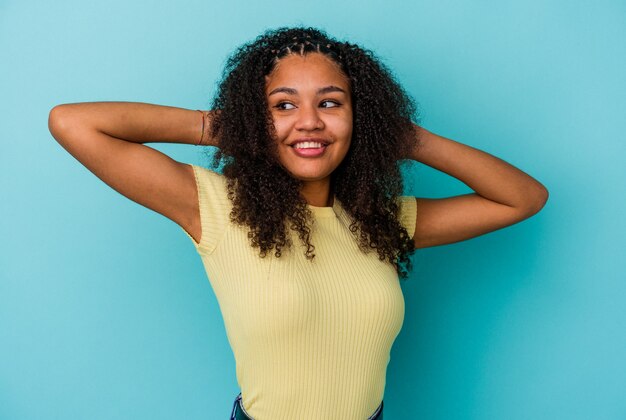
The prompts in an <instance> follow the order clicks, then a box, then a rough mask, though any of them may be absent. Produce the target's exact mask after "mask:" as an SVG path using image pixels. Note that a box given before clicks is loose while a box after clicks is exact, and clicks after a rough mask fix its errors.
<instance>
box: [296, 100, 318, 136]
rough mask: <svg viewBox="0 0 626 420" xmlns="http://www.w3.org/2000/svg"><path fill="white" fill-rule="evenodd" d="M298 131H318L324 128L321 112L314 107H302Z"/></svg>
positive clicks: (297, 124) (297, 123) (299, 113)
mask: <svg viewBox="0 0 626 420" xmlns="http://www.w3.org/2000/svg"><path fill="white" fill-rule="evenodd" d="M295 128H296V129H297V130H317V129H321V128H324V121H322V119H321V116H320V114H319V110H318V109H317V108H316V107H314V106H308V105H305V106H301V107H300V109H299V112H298V120H297V122H296V126H295Z"/></svg>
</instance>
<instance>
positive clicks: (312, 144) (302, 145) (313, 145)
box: [291, 141, 327, 149]
mask: <svg viewBox="0 0 626 420" xmlns="http://www.w3.org/2000/svg"><path fill="white" fill-rule="evenodd" d="M326 146H327V145H326V144H322V143H320V142H317V141H303V142H299V143H296V144H294V145H292V146H291V147H293V148H294V149H319V148H321V147H326Z"/></svg>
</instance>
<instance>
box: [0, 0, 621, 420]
mask: <svg viewBox="0 0 626 420" xmlns="http://www.w3.org/2000/svg"><path fill="white" fill-rule="evenodd" d="M293 24H306V25H313V26H319V27H321V28H323V29H325V30H327V31H328V32H329V33H330V34H331V35H334V36H336V37H337V38H339V39H349V40H351V41H353V42H357V43H360V44H361V45H363V46H365V47H367V48H370V49H372V50H374V51H375V52H376V53H377V54H378V55H379V56H380V57H381V58H382V59H383V61H384V62H385V63H386V64H387V65H388V66H389V67H391V68H392V69H393V70H394V72H395V74H396V76H397V78H398V79H399V81H400V82H401V83H402V84H403V85H404V86H405V88H406V89H407V91H408V92H409V93H410V94H411V95H412V96H413V97H414V98H415V99H416V100H417V102H419V104H420V109H421V115H422V124H423V125H424V126H425V127H426V128H428V129H430V130H431V131H434V132H436V133H438V134H441V135H443V136H446V137H448V138H452V139H455V140H457V141H460V142H462V143H465V144H468V145H471V146H473V147H476V148H479V149H481V150H484V151H486V152H488V153H491V154H493V155H496V156H498V157H500V158H502V159H504V160H506V161H507V162H509V163H511V164H513V165H515V166H517V167H519V168H520V169H522V170H523V171H525V172H527V173H529V174H530V175H532V176H533V177H535V178H536V179H538V180H539V181H540V182H542V183H543V184H544V185H545V186H546V187H547V188H548V190H549V192H550V198H549V201H548V203H547V205H546V207H544V209H543V210H542V211H541V212H540V213H538V214H537V215H535V216H534V217H532V218H530V219H527V220H525V221H523V222H521V223H518V224H516V225H513V226H510V227H508V228H506V229H502V230H499V231H497V232H493V233H490V234H487V235H484V236H481V237H479V238H475V239H472V240H469V241H465V242H461V243H457V244H451V245H446V246H440V247H434V248H429V249H422V250H418V251H417V253H416V254H415V256H414V263H415V270H414V272H413V274H412V276H411V278H410V280H409V281H408V282H406V283H403V285H402V287H403V291H404V294H405V299H406V318H405V322H404V325H403V329H402V331H401V333H400V335H399V336H398V339H397V341H396V343H395V344H394V347H393V349H392V355H391V357H392V359H391V362H390V365H389V369H388V374H387V388H386V393H385V418H389V419H391V420H394V419H409V418H410V419H437V420H439V419H441V420H444V419H445V420H451V419H452V420H455V419H464V420H467V419H477V420H478V419H480V420H492V419H493V420H496V419H509V420H517V419H519V420H522V419H523V420H527V419H550V420H553V419H624V418H626V399H624V398H623V397H624V390H625V389H626V307H625V305H624V302H625V300H626V284H625V281H624V279H625V278H626V276H625V272H626V267H625V263H624V261H625V259H626V258H625V257H626V255H625V252H624V235H625V234H626V229H625V226H624V208H625V207H626V194H624V193H625V191H626V188H625V178H626V173H625V172H626V171H625V169H624V167H625V165H624V157H625V156H626V155H625V153H624V152H625V146H624V132H625V131H626V130H625V129H626V123H625V118H624V117H625V116H626V99H625V98H626V76H625V71H624V68H626V42H624V40H626V3H624V2H623V1H593V2H592V1H564V0H561V1H550V0H548V1H546V0H541V1H539V0H530V1H529V0H524V1H522V0H515V1H506V0H505V1H499V2H487V1H460V0H443V1H442V0H438V1H434V0H428V1H413V2H400V1H386V2H383V1H358V2H357V1H349V2H336V1H327V0H318V1H316V2H291V3H286V2H278V1H273V2H245V1H229V2H226V1H213V2H201V1H185V0H183V1H178V2H176V3H175V2H173V1H172V2H165V1H137V2H128V1H122V0H108V1H106V2H105V1H101V0H96V1H92V2H78V1H67V0H58V1H55V2H44V1H30V2H29V1H17V0H11V1H0V51H1V56H2V64H1V65H0V72H1V77H0V96H1V98H2V99H1V100H0V120H1V124H0V141H1V142H2V143H1V144H2V147H1V149H0V150H1V151H0V175H1V177H0V197H1V198H0V211H1V213H2V217H1V218H0V238H1V242H0V248H1V249H0V251H1V252H0V418H1V419H20V420H21V419H87V418H88V419H129V420H130V419H133V420H135V419H226V418H227V416H228V415H229V414H230V410H231V407H232V401H233V399H234V397H235V396H236V394H237V393H238V392H239V389H238V387H237V383H236V378H235V365H234V359H233V356H232V352H231V350H230V348H229V346H228V342H227V339H226V335H225V331H224V328H223V323H222V318H221V315H220V312H219V307H218V305H217V301H216V299H215V296H214V294H213V292H212V290H211V287H210V284H209V282H208V281H207V279H206V274H205V273H204V269H203V266H202V263H201V260H200V258H199V256H198V255H197V254H196V253H195V250H194V248H193V246H192V243H191V242H190V240H189V238H187V237H186V236H185V235H184V234H183V232H182V230H181V229H180V228H179V227H178V225H176V224H174V223H173V222H171V221H170V220H168V219H166V218H165V217H163V216H161V215H159V214H157V213H155V212H152V211H151V210H148V209H146V208H144V207H142V206H140V205H138V204H136V203H134V202H132V201H130V200H128V199H126V198H124V197H123V196H121V195H120V194H118V193H117V192H115V191H114V190H112V189H111V188H109V187H108V186H106V185H105V184H103V183H102V182H101V181H100V180H99V179H98V178H96V177H95V176H94V175H93V174H91V172H89V171H88V170H87V169H86V168H84V167H83V166H82V165H81V164H80V163H79V162H78V161H76V160H74V158H73V157H72V156H71V155H69V154H68V153H67V152H66V151H65V150H64V149H62V147H61V146H59V145H58V144H57V143H56V142H55V140H54V139H53V138H52V136H51V135H50V133H49V132H48V128H47V118H48V112H49V111H50V109H51V108H52V107H53V106H54V105H57V104H60V103H67V102H85V101H103V100H119V101H139V102H151V103H157V104H163V105H172V106H180V107H185V108H191V109H196V108H207V107H208V106H209V103H210V98H211V94H212V93H213V91H214V88H215V83H216V81H217V80H218V76H219V74H220V72H221V69H222V65H223V63H224V60H225V59H226V57H227V56H228V54H229V53H230V52H232V51H233V49H234V48H235V47H236V46H238V45H240V44H241V43H243V42H245V41H248V40H250V39H252V38H254V37H255V36H256V35H258V34H259V33H260V32H262V31H263V30H264V29H267V28H274V27H277V26H282V25H293ZM152 146H153V147H155V148H157V149H159V150H161V151H163V152H166V153H167V154H169V155H170V156H172V157H173V158H174V159H177V160H179V161H184V162H189V163H196V164H205V163H206V160H205V159H203V157H202V156H201V151H200V150H199V148H195V146H191V145H174V144H152ZM620 168H621V169H620ZM406 175H407V180H408V181H410V182H407V193H409V194H413V195H417V196H423V197H444V196H450V195H457V194H464V193H466V192H470V190H469V188H468V187H467V186H466V185H465V184H463V183H462V182H460V181H458V180H456V179H454V178H451V177H449V176H447V175H446V174H443V173H441V172H438V171H436V170H434V169H432V168H429V167H427V166H425V165H421V164H418V165H415V167H414V168H412V169H410V170H408V171H407V173H406Z"/></svg>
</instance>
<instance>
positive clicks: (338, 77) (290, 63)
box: [265, 53, 349, 92]
mask: <svg viewBox="0 0 626 420" xmlns="http://www.w3.org/2000/svg"><path fill="white" fill-rule="evenodd" d="M265 82H266V88H267V89H268V92H269V90H270V88H271V87H272V86H277V85H279V84H280V85H282V84H287V85H288V84H290V83H291V84H298V85H309V84H328V83H331V84H333V85H341V86H340V87H345V88H348V89H349V80H348V78H347V77H346V75H345V74H344V72H343V71H342V70H341V67H339V64H337V63H336V62H335V61H333V60H332V59H330V58H328V57H327V56H325V55H324V54H320V53H309V54H305V55H300V54H290V55H288V56H285V57H283V58H281V59H280V60H279V61H278V62H277V63H276V66H275V67H274V69H273V70H272V72H271V73H270V74H269V75H267V76H266V77H265Z"/></svg>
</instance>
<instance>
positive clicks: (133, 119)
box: [48, 102, 216, 242]
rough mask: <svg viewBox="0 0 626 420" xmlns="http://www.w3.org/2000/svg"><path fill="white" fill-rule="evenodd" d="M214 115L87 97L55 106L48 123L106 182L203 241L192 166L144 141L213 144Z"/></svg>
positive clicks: (64, 143)
mask: <svg viewBox="0 0 626 420" xmlns="http://www.w3.org/2000/svg"><path fill="white" fill-rule="evenodd" d="M211 115H212V114H211V112H210V111H203V112H202V114H201V113H200V112H198V111H193V110H188V109H183V108H175V107H169V106H161V105H153V104H147V103H138V102H86V103H75V104H63V105H58V106H55V107H54V108H53V109H52V110H51V111H50V115H49V119H48V127H49V129H50V132H51V133H52V135H53V136H54V138H55V139H56V140H57V141H58V142H59V144H60V145H61V146H63V148H64V149H65V150H67V151H68V152H69V153H70V154H71V155H72V156H74V157H75V158H76V159H77V160H78V161H79V162H80V163H82V164H83V165H84V166H85V167H86V168H87V169H89V170H90V171H91V172H93V173H94V174H95V175H96V176H97V177H98V178H100V179H101V180H102V181H104V182H105V183H106V184H107V185H109V186H110V187H111V188H113V189H115V190H116V191H117V192H119V193H120V194H122V195H124V196H126V197H128V198H129V199H131V200H133V201H135V202H136V203H139V204H141V205H143V206H145V207H148V208H149V209H152V210H154V211H156V212H157V213H160V214H162V215H164V216H165V217H167V218H169V219H171V220H173V221H174V222H176V223H177V224H178V225H180V226H181V227H182V228H184V229H185V230H186V231H187V232H189V233H190V235H191V236H192V237H193V238H194V240H196V242H200V239H201V238H200V235H201V226H200V212H199V208H198V195H197V190H196V182H195V178H194V174H193V169H192V168H191V166H190V165H188V164H186V163H181V162H177V161H175V160H173V159H172V158H170V157H169V156H167V155H165V154H163V153H161V152H159V151H158V150H155V149H153V148H151V147H148V146H146V145H144V144H143V143H150V142H153V143H154V142H162V143H165V142H167V143H186V144H198V141H199V140H200V137H201V135H202V144H203V145H212V146H215V145H216V143H215V141H214V139H211V138H209V133H210V121H211ZM203 120H204V121H203ZM203 125H204V134H202V127H203Z"/></svg>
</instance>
